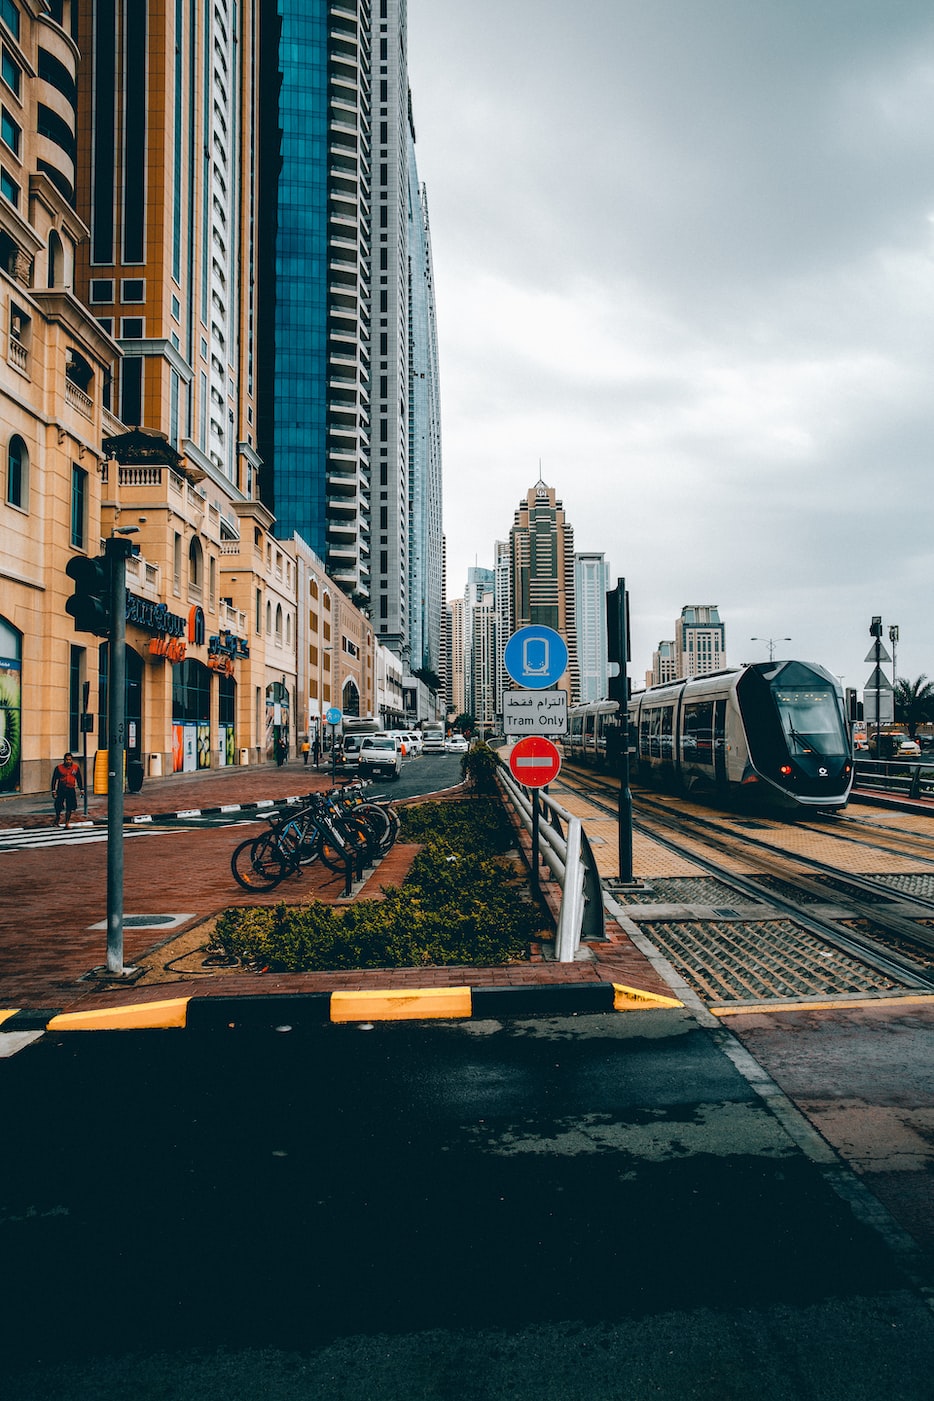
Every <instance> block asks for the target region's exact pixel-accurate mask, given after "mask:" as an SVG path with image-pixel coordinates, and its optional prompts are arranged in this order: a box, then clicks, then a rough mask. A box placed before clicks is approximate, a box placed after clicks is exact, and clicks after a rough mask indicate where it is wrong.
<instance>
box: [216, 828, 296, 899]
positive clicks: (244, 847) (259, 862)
mask: <svg viewBox="0 0 934 1401" xmlns="http://www.w3.org/2000/svg"><path fill="white" fill-rule="evenodd" d="M230 869H231V871H232V872H233V876H234V880H235V881H236V882H237V884H238V885H241V886H242V887H243V889H244V890H274V889H275V888H276V886H277V885H278V884H279V882H280V881H281V880H283V879H284V877H285V875H286V874H287V870H288V867H287V866H286V864H285V863H284V862H283V860H282V856H281V853H280V852H279V850H278V848H277V846H276V844H275V837H274V835H273V833H272V832H263V834H262V835H261V836H259V837H247V839H246V841H245V842H241V843H240V845H239V846H238V847H237V849H236V851H235V852H234V854H233V856H231V858H230Z"/></svg>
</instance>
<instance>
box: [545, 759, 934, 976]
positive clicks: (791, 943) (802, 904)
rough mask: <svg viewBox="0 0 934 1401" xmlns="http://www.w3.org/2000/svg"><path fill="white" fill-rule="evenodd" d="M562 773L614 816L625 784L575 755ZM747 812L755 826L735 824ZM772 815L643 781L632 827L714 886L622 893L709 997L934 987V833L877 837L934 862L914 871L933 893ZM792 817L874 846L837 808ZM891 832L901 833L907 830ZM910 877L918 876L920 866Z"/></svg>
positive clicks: (883, 845) (659, 886)
mask: <svg viewBox="0 0 934 1401" xmlns="http://www.w3.org/2000/svg"><path fill="white" fill-rule="evenodd" d="M561 777H562V782H563V783H564V784H565V785H566V786H567V787H568V788H569V789H570V790H571V791H573V792H576V793H577V794H578V795H579V796H581V797H583V798H585V799H586V800H587V801H588V802H590V803H592V804H593V805H594V806H595V807H596V808H597V809H598V810H599V811H601V812H603V813H605V814H607V815H609V816H613V817H615V816H616V811H617V810H616V807H615V805H614V804H613V803H611V802H610V801H609V800H610V799H614V798H615V797H616V795H617V793H618V785H614V784H613V783H612V781H609V780H607V779H605V778H603V777H600V776H596V775H594V774H593V773H592V772H591V771H589V770H583V771H581V770H575V769H573V768H570V767H569V766H565V767H564V768H563V769H562V776H561ZM747 821H750V822H751V823H754V826H755V831H753V830H749V829H746V830H744V829H742V828H737V825H736V824H737V823H745V822H747ZM770 825H771V822H770V819H769V818H767V817H763V818H761V819H756V818H754V817H749V816H747V815H742V816H740V815H732V814H731V815H729V816H725V817H723V818H720V817H719V816H717V815H715V814H712V813H711V812H710V811H709V810H705V811H704V812H703V813H700V812H697V811H696V810H693V809H692V808H691V806H690V804H689V803H683V802H680V801H678V800H673V799H668V798H663V797H660V796H659V795H657V794H655V793H652V794H649V793H645V792H643V791H639V790H637V791H635V792H634V793H633V829H634V831H635V832H637V833H641V834H643V835H644V836H646V837H647V838H649V839H650V840H651V841H652V842H654V843H656V844H657V845H658V846H660V847H662V848H664V849H665V850H666V851H668V852H670V853H672V854H673V855H675V856H679V857H681V858H683V859H684V860H685V861H687V862H690V863H691V866H692V867H694V868H695V869H696V870H699V871H703V872H704V873H705V877H704V880H706V881H707V883H708V888H706V889H705V888H704V886H703V881H700V882H699V881H698V880H696V879H695V880H694V881H693V882H692V881H691V879H690V878H689V879H687V880H682V881H680V882H678V881H674V882H672V881H671V880H668V881H666V880H664V879H662V880H657V879H656V880H653V881H651V882H650V886H649V889H648V890H647V891H645V892H644V893H643V895H640V893H639V892H638V891H636V890H632V889H628V890H620V891H613V894H614V898H618V899H620V900H621V902H622V903H623V904H624V905H625V907H626V910H627V913H629V914H631V917H632V918H633V919H635V920H636V922H637V923H638V924H639V926H640V928H642V929H643V930H644V931H645V932H646V933H647V934H648V937H649V938H650V939H651V940H652V941H653V942H654V943H655V944H656V946H657V947H660V949H661V951H662V952H664V953H665V954H666V956H668V957H669V959H670V961H672V963H673V964H674V966H675V967H676V968H678V969H679V970H680V971H681V972H682V973H683V974H684V975H685V976H687V977H688V980H689V981H690V982H692V983H693V984H694V985H695V987H696V988H697V989H698V991H700V992H701V993H702V995H706V996H707V998H708V1000H711V999H713V1000H716V999H717V998H718V997H721V998H722V997H726V998H727V1000H734V1001H735V1000H737V998H738V999H739V1000H741V1001H742V1000H755V1001H761V1000H762V999H763V997H765V998H768V997H775V996H783V997H791V998H792V999H803V1000H806V999H808V998H809V997H810V998H813V997H815V996H821V995H825V996H832V997H833V996H846V995H847V994H848V993H851V994H855V995H862V996H867V997H873V996H876V997H878V996H882V995H886V994H889V993H892V992H895V991H897V990H903V991H905V992H924V993H930V992H931V991H934V843H931V845H930V846H928V843H927V842H924V841H923V840H922V841H919V843H918V847H919V848H920V849H919V850H916V851H906V850H905V844H904V843H900V844H898V845H897V847H896V846H893V845H892V843H891V842H890V841H889V833H883V834H881V835H882V836H883V840H882V841H881V842H879V843H877V844H875V849H877V850H878V851H879V852H880V853H882V854H884V855H893V854H895V855H899V856H908V857H909V859H917V860H922V861H925V862H926V863H931V871H930V873H929V876H930V879H929V881H928V880H926V879H924V878H926V877H927V875H928V873H925V872H922V873H920V876H919V877H918V879H924V883H925V886H926V887H927V886H928V885H929V893H927V891H925V893H919V892H913V891H911V890H910V889H909V890H908V891H905V890H901V891H900V890H899V889H898V888H897V886H895V887H893V886H887V885H886V884H885V878H884V877H883V878H882V880H880V879H879V878H874V877H872V876H866V875H857V874H854V873H853V872H852V871H849V870H846V869H845V868H844V867H843V865H841V864H834V863H833V861H832V860H821V859H819V858H818V857H816V856H814V855H810V854H806V853H802V852H798V851H790V850H788V849H787V846H781V845H779V844H777V843H776V842H773V841H769V840H768V838H767V836H766V835H765V831H766V830H767V829H768V827H769V826H770ZM791 825H793V827H794V828H795V829H796V830H800V831H803V832H804V833H805V834H813V835H814V836H816V837H820V838H831V839H836V840H843V841H845V842H846V843H847V845H848V846H849V845H851V844H853V843H854V842H858V843H859V845H861V846H862V847H864V848H865V847H866V846H867V845H873V843H869V844H867V842H866V841H865V839H863V840H860V838H859V837H857V836H856V835H853V834H851V833H847V832H840V831H839V830H836V829H837V826H838V819H837V818H836V817H834V818H830V819H828V825H827V826H824V825H823V824H818V823H803V824H802V823H799V822H796V823H794V824H791ZM866 835H868V833H867V834H866ZM891 835H892V838H893V840H894V839H895V838H897V837H898V836H899V835H900V834H899V833H898V832H892V834H891ZM920 835H922V836H923V834H920ZM909 845H911V844H910V843H909ZM720 858H723V859H720ZM736 865H740V866H743V865H745V867H746V868H747V870H746V872H745V873H742V874H741V873H740V872H739V871H737V870H736V869H735V866H736ZM750 866H751V867H752V868H753V871H754V874H752V873H750V872H749V867H750ZM903 879H905V880H906V881H908V882H909V883H910V882H911V881H912V880H915V877H914V876H906V877H904V878H903ZM692 887H697V888H698V890H699V891H700V894H701V897H702V898H701V899H700V900H693V899H691V898H690V892H691V889H692ZM611 890H612V885H611ZM672 890H673V891H674V894H675V897H676V899H675V906H674V911H672V908H671V904H670V901H669V903H668V904H667V905H666V903H665V897H666V894H667V895H669V896H670V895H671V894H672ZM685 890H687V898H685ZM678 896H681V899H680V900H679V899H678V898H677V897H678ZM705 896H706V897H707V898H703V897H705ZM728 902H729V903H728ZM737 904H739V905H741V906H743V909H737V908H735V905H737ZM679 906H680V908H679ZM770 915H771V916H772V917H771V918H770V917H769V916H770ZM831 965H833V966H831ZM831 975H832V976H831Z"/></svg>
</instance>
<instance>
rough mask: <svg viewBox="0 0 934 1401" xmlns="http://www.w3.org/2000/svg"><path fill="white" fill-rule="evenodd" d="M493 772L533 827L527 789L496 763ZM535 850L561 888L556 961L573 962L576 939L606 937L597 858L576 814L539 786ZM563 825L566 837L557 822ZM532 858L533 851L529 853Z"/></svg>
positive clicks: (524, 821)
mask: <svg viewBox="0 0 934 1401" xmlns="http://www.w3.org/2000/svg"><path fill="white" fill-rule="evenodd" d="M497 777H498V778H499V780H500V782H501V783H502V785H503V788H504V789H505V790H506V794H507V796H508V797H509V799H510V801H511V803H512V805H513V807H514V808H515V810H516V813H517V815H518V817H519V820H520V822H521V823H522V825H523V827H524V828H525V829H526V831H527V832H529V833H530V834H531V832H532V826H533V823H532V799H531V797H530V796H529V792H528V790H527V789H525V788H523V787H521V786H520V785H519V784H518V783H516V781H515V780H514V779H513V777H512V775H511V774H510V773H509V772H508V770H506V769H504V768H503V767H502V766H500V768H499V769H497ZM538 798H539V803H540V806H541V808H543V809H544V812H543V813H542V812H540V813H539V820H538V823H537V828H538V843H539V849H538V854H539V855H540V857H541V859H542V860H543V861H544V863H545V865H546V866H547V867H548V869H549V871H551V873H552V875H553V876H554V877H555V880H556V881H557V882H558V884H559V885H560V887H561V909H560V911H559V914H558V928H557V931H556V933H555V960H556V962H558V963H573V962H574V959H575V955H576V954H577V950H578V948H579V947H580V942H581V938H582V936H583V935H586V936H587V938H589V939H602V938H604V937H605V926H604V922H603V889H602V887H601V885H600V875H599V872H598V871H597V863H596V861H595V860H594V857H593V852H592V851H591V849H590V842H589V841H588V840H587V833H586V832H585V831H584V828H583V825H582V824H581V820H580V818H579V817H575V816H574V815H573V814H572V813H570V812H568V811H567V810H566V809H565V808H563V807H561V805H560V803H556V802H555V800H554V799H553V798H550V797H549V796H548V794H547V793H543V792H541V791H539V794H538ZM562 823H564V824H565V826H566V828H567V836H566V837H565V835H564V833H563V832H562V830H561V824H562ZM532 859H533V863H534V861H535V853H534V852H533V854H532Z"/></svg>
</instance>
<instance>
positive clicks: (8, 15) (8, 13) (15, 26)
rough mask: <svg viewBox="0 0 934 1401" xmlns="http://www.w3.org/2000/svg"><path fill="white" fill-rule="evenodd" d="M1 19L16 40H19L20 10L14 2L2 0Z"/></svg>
mask: <svg viewBox="0 0 934 1401" xmlns="http://www.w3.org/2000/svg"><path fill="white" fill-rule="evenodd" d="M0 19H2V20H3V23H4V24H5V25H6V27H7V29H8V30H9V31H10V33H11V34H12V35H13V38H14V39H18V38H19V10H18V9H17V8H16V6H15V5H14V3H13V0H0Z"/></svg>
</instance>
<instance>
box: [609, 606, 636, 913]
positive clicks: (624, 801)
mask: <svg viewBox="0 0 934 1401" xmlns="http://www.w3.org/2000/svg"><path fill="white" fill-rule="evenodd" d="M606 624H607V629H606V631H607V658H608V660H609V661H611V662H616V663H617V665H618V667H619V671H618V672H617V674H616V676H613V677H611V678H610V680H609V693H610V699H611V700H615V701H616V703H617V705H618V706H619V711H618V716H619V725H618V730H619V740H618V745H619V752H618V754H617V755H616V771H617V773H618V774H619V806H618V808H617V829H618V834H619V878H620V880H621V881H622V882H623V884H625V885H631V884H632V792H631V790H630V787H629V676H628V674H629V596H628V594H627V593H626V580H625V579H617V581H616V588H615V589H609V590H608V591H607V596H606Z"/></svg>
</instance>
